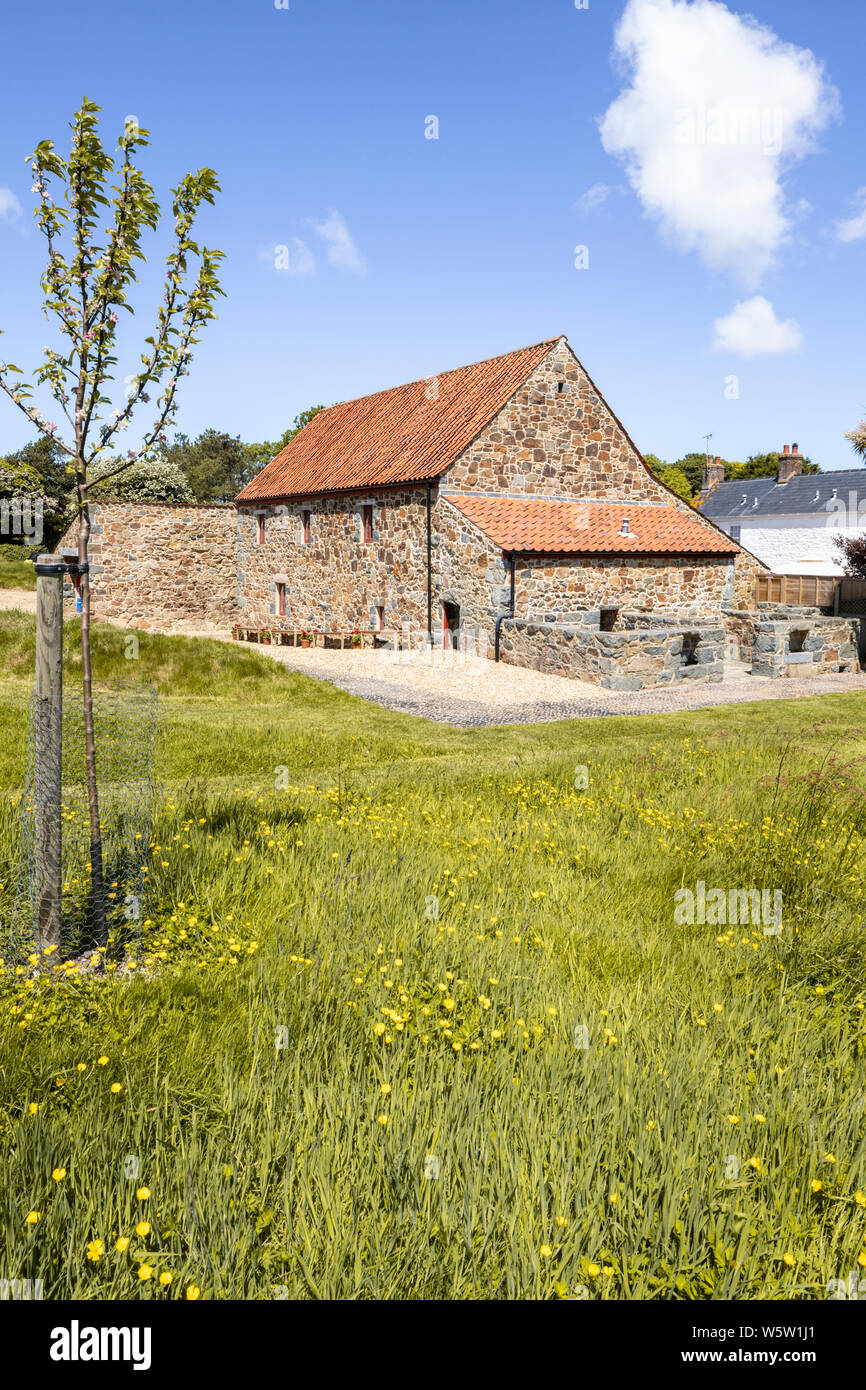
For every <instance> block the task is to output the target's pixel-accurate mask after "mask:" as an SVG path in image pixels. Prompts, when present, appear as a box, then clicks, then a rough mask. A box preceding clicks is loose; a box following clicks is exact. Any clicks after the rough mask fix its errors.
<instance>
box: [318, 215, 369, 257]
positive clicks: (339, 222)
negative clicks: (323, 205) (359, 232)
mask: <svg viewBox="0 0 866 1390" xmlns="http://www.w3.org/2000/svg"><path fill="white" fill-rule="evenodd" d="M316 231H317V232H318V233H319V236H320V237H324V239H325V241H327V242H328V260H329V261H330V263H331V265H335V266H339V268H340V270H356V271H361V270H363V269H364V262H363V259H362V257H361V253H360V252H359V250H358V248H357V246H356V245H355V242H354V240H353V239H352V235H351V233H350V231H349V228H348V227H347V226H346V224H345V222H344V221H343V219H342V217H341V216H340V214H339V213H338V212H336V211H334V212H331V213H330V214H329V215H328V216H327V217H326V218H325V221H324V222H320V223H317V225H316Z"/></svg>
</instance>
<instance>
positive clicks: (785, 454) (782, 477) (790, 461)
mask: <svg viewBox="0 0 866 1390" xmlns="http://www.w3.org/2000/svg"><path fill="white" fill-rule="evenodd" d="M802 471H803V456H802V454H801V453H800V449H799V445H797V444H792V445H791V447H790V449H789V448H788V445H787V444H786V445H785V447H784V449H783V450H782V453H781V455H780V457H779V472H778V475H777V477H776V482H777V483H787V482H789V481H790V479H791V478H799V476H800V474H801V473H802Z"/></svg>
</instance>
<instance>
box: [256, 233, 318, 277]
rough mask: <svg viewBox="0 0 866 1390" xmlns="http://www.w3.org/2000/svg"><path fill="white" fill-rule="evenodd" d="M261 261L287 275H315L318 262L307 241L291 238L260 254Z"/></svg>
mask: <svg viewBox="0 0 866 1390" xmlns="http://www.w3.org/2000/svg"><path fill="white" fill-rule="evenodd" d="M259 260H260V261H262V262H264V263H265V264H266V265H272V266H273V267H274V270H279V271H282V273H283V274H285V275H315V273H316V260H315V257H314V256H313V253H312V251H311V250H310V248H309V246H308V245H307V243H306V242H305V241H301V240H300V239H299V238H298V237H296V236H295V237H290V238H289V240H288V242H277V243H275V245H273V246H270V247H268V248H267V249H266V250H264V251H260V252H259Z"/></svg>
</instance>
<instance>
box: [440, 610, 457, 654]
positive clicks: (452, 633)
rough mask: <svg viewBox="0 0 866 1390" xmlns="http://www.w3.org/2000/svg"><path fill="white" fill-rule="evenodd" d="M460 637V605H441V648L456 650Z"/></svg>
mask: <svg viewBox="0 0 866 1390" xmlns="http://www.w3.org/2000/svg"><path fill="white" fill-rule="evenodd" d="M459 637H460V605H459V603H443V605H442V646H443V647H450V648H451V649H452V650H453V651H456V650H457V643H458V641H459Z"/></svg>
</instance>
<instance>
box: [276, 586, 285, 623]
mask: <svg viewBox="0 0 866 1390" xmlns="http://www.w3.org/2000/svg"><path fill="white" fill-rule="evenodd" d="M285 616H286V586H285V584H279V583H278V584H277V617H278V618H284V617H285Z"/></svg>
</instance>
